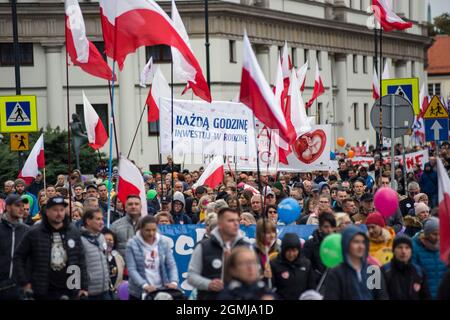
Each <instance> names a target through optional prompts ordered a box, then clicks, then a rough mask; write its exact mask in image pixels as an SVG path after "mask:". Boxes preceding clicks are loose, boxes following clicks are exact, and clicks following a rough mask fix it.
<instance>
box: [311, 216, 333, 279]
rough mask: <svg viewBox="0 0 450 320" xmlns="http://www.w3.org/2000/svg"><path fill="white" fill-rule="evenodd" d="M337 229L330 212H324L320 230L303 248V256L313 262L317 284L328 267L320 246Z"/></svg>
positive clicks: (321, 217) (320, 220)
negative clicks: (324, 261) (324, 262)
mask: <svg viewBox="0 0 450 320" xmlns="http://www.w3.org/2000/svg"><path fill="white" fill-rule="evenodd" d="M335 228H336V219H335V218H334V215H333V214H332V213H329V212H324V213H323V214H321V215H320V216H319V228H318V229H316V230H314V232H313V234H312V238H311V239H308V240H307V241H306V242H305V245H304V246H303V256H304V257H305V258H308V259H309V261H311V266H312V269H313V270H314V272H315V273H316V280H317V282H319V281H320V278H321V277H322V275H323V273H324V272H325V270H326V267H325V266H324V265H323V263H322V259H320V244H321V243H322V241H323V239H325V237H326V236H327V235H329V234H331V233H333V232H334V229H335Z"/></svg>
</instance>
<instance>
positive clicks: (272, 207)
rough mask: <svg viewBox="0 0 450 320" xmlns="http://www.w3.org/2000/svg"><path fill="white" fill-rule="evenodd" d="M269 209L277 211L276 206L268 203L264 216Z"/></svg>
mask: <svg viewBox="0 0 450 320" xmlns="http://www.w3.org/2000/svg"><path fill="white" fill-rule="evenodd" d="M269 209H275V210H277V212H278V208H277V206H275V205H273V204H269V205H267V206H266V216H267V215H268V214H269Z"/></svg>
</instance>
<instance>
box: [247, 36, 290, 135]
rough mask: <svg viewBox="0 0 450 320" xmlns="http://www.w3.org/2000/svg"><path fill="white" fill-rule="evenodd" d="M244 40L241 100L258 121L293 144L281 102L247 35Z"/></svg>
mask: <svg viewBox="0 0 450 320" xmlns="http://www.w3.org/2000/svg"><path fill="white" fill-rule="evenodd" d="M243 40H244V41H243V42H244V56H243V68H242V78H241V89H240V95H239V100H240V102H242V103H244V104H245V105H246V106H247V107H249V108H250V109H252V110H253V113H254V115H255V117H256V118H257V119H259V120H260V121H261V122H262V123H264V124H265V125H266V126H267V127H268V128H270V129H278V130H279V131H280V136H281V137H282V138H283V139H284V140H285V141H288V142H290V143H291V142H293V141H294V138H295V137H294V135H292V134H291V133H290V132H289V130H288V125H287V122H286V119H285V117H284V114H283V110H282V109H281V105H280V101H276V99H275V95H274V94H273V92H272V91H271V90H270V86H269V84H268V83H267V81H266V79H265V78H264V75H263V72H262V70H261V68H260V66H259V64H258V61H257V60H256V56H255V54H254V53H253V50H252V47H251V45H250V41H249V39H248V37H247V34H246V33H245V34H244V39H243Z"/></svg>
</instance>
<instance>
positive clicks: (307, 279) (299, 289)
mask: <svg viewBox="0 0 450 320" xmlns="http://www.w3.org/2000/svg"><path fill="white" fill-rule="evenodd" d="M300 248H301V244H300V239H299V238H298V236H297V235H296V234H295V233H286V234H285V236H284V238H283V241H282V243H281V253H280V254H279V255H278V256H277V257H276V258H275V260H273V261H271V262H270V267H271V270H272V284H273V286H274V288H276V293H277V295H279V297H280V298H281V299H283V300H298V299H299V298H300V295H301V294H302V293H303V292H305V291H306V290H310V289H315V287H316V279H315V276H314V271H313V269H312V267H311V262H310V261H309V260H308V259H307V258H303V257H302V256H301V255H300V250H301V249H300Z"/></svg>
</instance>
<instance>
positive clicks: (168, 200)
mask: <svg viewBox="0 0 450 320" xmlns="http://www.w3.org/2000/svg"><path fill="white" fill-rule="evenodd" d="M171 202H172V199H171V198H170V197H169V196H164V197H162V198H161V203H171Z"/></svg>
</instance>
